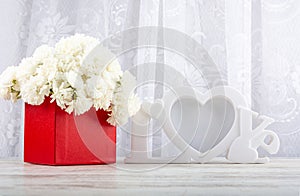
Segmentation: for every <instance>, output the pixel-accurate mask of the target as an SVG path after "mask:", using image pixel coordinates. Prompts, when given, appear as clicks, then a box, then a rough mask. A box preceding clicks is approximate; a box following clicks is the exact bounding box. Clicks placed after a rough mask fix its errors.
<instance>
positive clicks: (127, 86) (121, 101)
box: [107, 71, 141, 125]
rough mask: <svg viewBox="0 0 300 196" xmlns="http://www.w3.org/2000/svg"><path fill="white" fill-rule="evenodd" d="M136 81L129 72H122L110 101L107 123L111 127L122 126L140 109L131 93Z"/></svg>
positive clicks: (139, 103)
mask: <svg viewBox="0 0 300 196" xmlns="http://www.w3.org/2000/svg"><path fill="white" fill-rule="evenodd" d="M135 85H136V80H135V78H134V76H133V75H131V74H130V72H128V71H126V72H124V74H123V76H122V79H121V80H120V81H119V84H118V85H117V87H116V89H115V93H114V98H113V100H112V106H111V114H110V117H109V118H108V120H107V121H108V122H109V123H110V124H112V125H116V124H118V125H123V124H125V123H126V122H127V121H128V118H129V117H130V116H133V115H134V114H136V113H137V112H138V111H139V110H140V107H141V102H140V100H139V99H138V97H137V96H136V95H135V94H134V93H133V90H134V87H135Z"/></svg>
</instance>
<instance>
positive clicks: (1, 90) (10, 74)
mask: <svg viewBox="0 0 300 196" xmlns="http://www.w3.org/2000/svg"><path fill="white" fill-rule="evenodd" d="M17 69H18V67H15V66H11V67H7V68H6V70H4V72H3V73H2V74H1V75H0V97H1V98H3V99H6V100H12V101H13V102H15V101H16V100H17V99H19V98H20V97H19V94H20V87H19V83H18V81H17V77H16V73H17Z"/></svg>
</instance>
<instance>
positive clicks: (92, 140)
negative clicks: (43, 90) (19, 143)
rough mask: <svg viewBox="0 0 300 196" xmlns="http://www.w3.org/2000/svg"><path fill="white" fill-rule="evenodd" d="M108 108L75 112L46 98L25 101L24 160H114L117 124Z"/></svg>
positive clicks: (62, 162)
mask: <svg viewBox="0 0 300 196" xmlns="http://www.w3.org/2000/svg"><path fill="white" fill-rule="evenodd" d="M107 118H108V114H107V112H104V111H102V110H99V111H95V109H91V110H89V111H88V112H86V113H84V114H82V115H79V116H75V115H73V113H72V114H68V113H66V112H65V111H63V110H61V109H60V108H59V107H58V106H57V105H56V103H50V101H49V98H47V99H46V100H45V101H44V103H43V104H41V105H39V106H32V105H28V104H25V128H24V129H25V130H24V161H25V162H30V163H35V164H46V165H77V164H107V163H115V162H116V128H115V127H114V126H111V125H109V124H108V123H107V122H106V119H107Z"/></svg>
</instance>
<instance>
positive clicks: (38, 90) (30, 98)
mask: <svg viewBox="0 0 300 196" xmlns="http://www.w3.org/2000/svg"><path fill="white" fill-rule="evenodd" d="M45 80H46V78H44V77H42V76H32V77H31V78H30V79H29V80H28V81H27V82H26V83H24V84H22V85H21V97H22V99H23V100H24V102H26V103H28V104H31V105H40V104H42V103H43V102H44V99H45V96H48V95H49V93H50V87H49V86H48V85H46V84H45V83H46V81H45Z"/></svg>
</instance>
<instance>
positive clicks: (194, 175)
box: [0, 159, 300, 196]
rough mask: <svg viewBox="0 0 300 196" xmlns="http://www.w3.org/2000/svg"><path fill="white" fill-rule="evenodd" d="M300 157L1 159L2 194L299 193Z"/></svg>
mask: <svg viewBox="0 0 300 196" xmlns="http://www.w3.org/2000/svg"><path fill="white" fill-rule="evenodd" d="M299 192H300V160H297V159H285V160H284V159H273V160H272V162H271V163H268V164H265V165H263V164H249V165H241V164H220V163H215V164H197V165H196V164H191V165H185V164H181V165H180V164H172V165H150V164H149V165H148V164H147V165H137V164H132V165H124V164H114V165H94V166H60V167H57V166H56V167H51V166H40V165H32V164H28V163H23V162H21V161H4V160H2V161H0V195H44V194H45V193H47V194H48V195H49V194H50V195H58V194H59V195H62V194H64V195H66V194H67V195H69V194H75V195H82V194H84V193H88V194H94V195H142V196H144V195H158V194H162V195H166V194H169V195H264V196H267V195H284V196H287V195H297V196H299V195H300V193H299Z"/></svg>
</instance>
